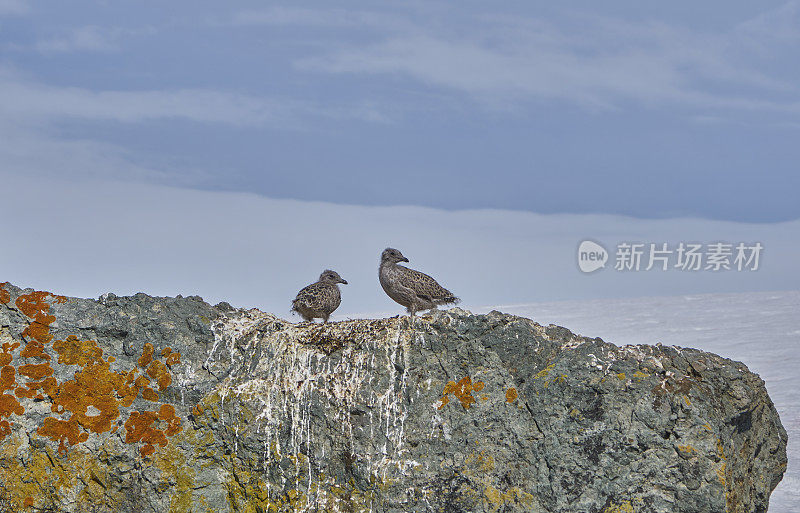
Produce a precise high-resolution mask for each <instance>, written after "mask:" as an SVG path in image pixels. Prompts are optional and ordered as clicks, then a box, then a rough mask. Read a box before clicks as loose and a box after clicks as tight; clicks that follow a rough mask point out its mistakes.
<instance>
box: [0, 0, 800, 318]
mask: <svg viewBox="0 0 800 513" xmlns="http://www.w3.org/2000/svg"><path fill="white" fill-rule="evenodd" d="M798 43H800V2H798V1H794V0H793V1H789V2H786V1H778V2H772V1H763V2H759V3H753V2H725V3H724V4H723V3H722V2H702V3H697V2H693V3H690V2H671V3H664V2H658V3H656V2H632V1H631V2H629V1H620V0H615V1H609V2H603V3H602V4H599V3H597V2H589V1H582V2H570V3H569V5H568V6H566V5H564V4H563V3H553V2H547V3H545V2H517V1H509V2H503V3H502V5H499V4H493V5H491V6H489V5H486V4H485V3H482V2H474V1H467V2H459V3H458V4H457V5H456V4H452V3H445V2H437V1H426V2H414V1H410V2H409V1H406V2H382V3H380V4H375V3H374V2H349V3H345V4H339V5H338V6H336V7H331V6H330V4H329V3H324V2H317V3H314V2H306V3H304V4H303V5H302V6H299V5H297V4H296V3H288V2H284V3H281V2H270V3H265V2H236V3H225V4H223V3H219V2H202V1H195V2H181V1H175V2H169V3H164V2H152V1H137V2H125V1H117V2H99V1H98V2H88V1H77V2H70V3H69V5H67V4H64V3H52V4H48V5H47V6H45V5H44V4H41V3H34V2H27V1H25V0H0V200H1V201H0V212H2V213H3V214H2V215H3V221H4V222H2V223H0V241H2V243H1V244H0V270H2V275H1V276H0V281H5V280H9V281H11V282H12V283H14V284H16V285H20V286H30V287H35V288H41V289H46V290H52V291H54V292H58V293H63V294H67V295H74V296H80V297H97V296H98V295H100V294H101V293H104V292H114V293H116V294H120V295H121V294H131V293H135V292H139V291H143V292H147V293H150V294H157V295H175V294H183V295H192V294H199V295H201V296H203V297H204V298H206V299H208V300H209V301H212V302H216V301H222V300H226V301H229V302H231V303H232V304H234V305H236V306H247V307H250V306H255V307H259V308H262V309H265V310H268V311H273V312H276V313H278V314H279V315H288V305H289V302H290V300H291V299H292V298H293V297H294V294H295V293H296V291H297V290H299V289H300V288H301V287H302V286H304V285H306V284H308V283H311V282H313V281H315V279H316V278H317V276H319V273H320V272H321V271H322V270H323V269H325V268H333V269H334V270H337V271H338V272H339V273H340V274H341V275H342V276H343V277H344V278H345V279H347V280H348V281H349V283H350V284H349V285H347V286H344V287H343V289H344V290H343V298H344V299H343V304H342V307H340V310H338V311H337V314H336V315H337V316H338V317H337V318H346V317H347V316H359V315H383V314H387V313H389V314H395V313H400V312H401V311H402V309H398V305H396V304H394V303H392V302H391V300H389V299H388V298H387V297H386V296H385V295H384V294H383V293H382V291H381V290H380V288H379V287H378V286H377V277H376V275H377V259H378V255H379V254H380V252H381V250H382V249H383V248H385V247H387V246H393V247H397V248H398V249H400V250H402V251H403V252H404V254H405V255H406V256H407V257H408V258H409V259H410V260H411V266H412V267H415V268H417V269H420V270H422V271H425V272H428V273H430V274H432V275H434V276H435V277H436V278H437V279H439V280H440V281H441V282H442V283H443V284H444V285H445V286H446V287H448V288H450V289H451V290H452V291H453V292H454V293H456V294H457V295H459V296H461V298H462V300H463V303H462V304H463V305H465V306H468V307H471V308H482V307H485V306H487V305H488V306H491V305H511V304H525V303H529V302H532V301H558V300H570V299H598V298H623V297H641V296H659V295H680V294H699V293H714V292H723V293H727V292H748V291H767V290H798V289H800V275H798V273H797V268H796V262H798V261H800V242H799V241H798V237H797V234H798V233H800V231H799V230H798V229H799V228H800V202H798V201H797V191H798V190H800V173H798V172H797V162H798V161H800V145H799V144H797V142H798V140H800V139H798V137H799V136H800V85H799V84H800V81H799V80H798V79H800V66H798V63H800V52H799V51H798V48H800V44H798ZM582 241H592V242H593V243H597V244H599V245H600V247H601V248H602V249H603V251H605V252H606V259H607V262H606V265H605V267H604V268H601V269H597V270H595V271H594V272H591V273H584V272H582V271H581V269H580V268H579V265H578V261H577V256H578V255H577V250H578V248H579V245H580V244H581V242H582ZM628 243H632V244H643V247H644V248H645V249H647V248H649V247H650V244H653V245H657V246H658V247H661V245H662V244H668V247H669V248H670V251H672V252H673V253H672V256H673V257H677V253H676V251H677V249H678V247H679V245H680V244H681V243H686V244H689V243H697V244H700V245H701V246H703V248H705V249H708V248H709V247H710V246H711V245H712V244H715V243H724V244H730V245H731V247H734V246H735V245H738V244H747V245H748V246H753V245H755V244H759V245H761V246H762V247H763V255H761V256H762V259H761V261H760V267H759V268H758V269H756V270H753V269H751V270H747V269H745V270H743V271H739V270H736V269H734V270H724V269H723V270H721V271H715V270H713V269H711V270H708V269H705V268H703V269H700V270H698V271H684V270H680V269H676V268H675V262H672V261H671V262H670V263H669V270H667V271H660V270H658V269H657V268H656V269H651V270H649V271H645V270H644V267H646V264H647V261H646V256H645V257H644V258H645V261H644V263H643V265H642V270H639V271H632V270H627V271H624V270H617V269H615V264H616V261H615V260H616V256H617V251H616V250H617V248H618V247H619V245H620V244H628ZM732 259H733V256H731V260H732Z"/></svg>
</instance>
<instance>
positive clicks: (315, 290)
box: [292, 269, 347, 323]
mask: <svg viewBox="0 0 800 513" xmlns="http://www.w3.org/2000/svg"><path fill="white" fill-rule="evenodd" d="M338 283H343V284H345V285H347V281H345V280H343V279H342V277H341V276H339V273H337V272H336V271H331V270H330V269H325V270H324V271H322V274H320V275H319V280H318V281H317V282H316V283H312V284H311V285H309V286H307V287H303V288H302V289H301V290H300V292H298V293H297V297H296V298H294V301H292V310H294V311H295V312H297V313H299V314H300V315H301V316H302V317H303V319H305V320H307V321H313V320H314V319H317V318H319V319H322V322H323V323H326V322H328V317H330V316H331V314H332V313H333V311H334V310H336V309H337V308H339V305H340V304H341V303H342V294H341V293H340V292H339V285H337V284H338Z"/></svg>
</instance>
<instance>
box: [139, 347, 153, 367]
mask: <svg viewBox="0 0 800 513" xmlns="http://www.w3.org/2000/svg"><path fill="white" fill-rule="evenodd" d="M154 351H155V349H153V344H151V343H150V342H147V343H146V344H145V345H144V350H143V351H142V356H140V357H139V367H147V366H148V365H149V364H150V362H152V361H153V352H154Z"/></svg>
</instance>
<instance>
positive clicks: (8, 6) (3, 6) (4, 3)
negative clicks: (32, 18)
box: [0, 0, 30, 16]
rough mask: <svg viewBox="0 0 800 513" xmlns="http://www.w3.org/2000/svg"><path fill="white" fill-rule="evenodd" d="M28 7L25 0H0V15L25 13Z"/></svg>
mask: <svg viewBox="0 0 800 513" xmlns="http://www.w3.org/2000/svg"><path fill="white" fill-rule="evenodd" d="M29 9H30V6H29V5H28V2H27V1H26V0H0V16H6V15H16V14H25V13H27V12H28V11H29Z"/></svg>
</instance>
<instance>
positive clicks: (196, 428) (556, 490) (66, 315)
mask: <svg viewBox="0 0 800 513" xmlns="http://www.w3.org/2000/svg"><path fill="white" fill-rule="evenodd" d="M3 292H5V293H6V294H3ZM31 294H33V295H31ZM22 296H27V297H25V298H23V299H22V300H20V304H21V305H23V306H24V309H25V311H23V308H22V307H20V306H19V305H17V302H16V300H18V299H19V298H20V297H22ZM2 299H5V301H0V349H2V351H0V437H1V438H2V439H0V511H2V510H3V508H5V509H7V510H9V511H22V510H24V508H26V507H29V508H36V509H37V510H42V511H48V510H51V511H67V512H78V511H93V510H94V511H102V512H105V511H147V512H162V511H164V512H167V511H175V512H178V511H199V512H204V513H205V512H208V511H241V512H253V513H255V512H257V511H264V512H270V513H273V512H275V513H277V512H290V511H308V512H310V511H330V512H364V513H366V512H377V511H382V512H386V513H400V512H407V511H473V512H498V513H499V512H522V511H561V512H573V511H574V512H585V511H594V512H596V513H633V512H636V513H639V512H645V511H646V512H655V513H662V512H664V513H665V512H668V511H669V512H673V511H675V512H687V513H688V512H690V511H726V512H730V513H744V512H751V511H759V510H760V511H764V510H766V507H767V505H768V498H769V493H770V492H771V490H772V489H773V488H774V487H775V486H776V485H777V483H778V482H779V480H780V478H781V476H782V474H783V472H784V471H785V468H786V434H785V431H783V429H782V427H781V425H780V420H779V418H778V416H777V413H776V412H775V409H774V407H773V405H772V402H771V401H770V399H769V397H768V396H767V393H766V390H765V388H764V384H763V381H761V380H760V379H759V378H758V377H757V376H755V375H754V374H752V373H750V372H749V371H747V370H746V368H744V366H743V365H741V364H738V363H737V362H731V361H729V360H726V359H724V358H721V357H718V356H716V355H712V354H709V353H704V352H701V351H697V350H693V349H680V350H678V349H675V348H670V347H664V346H657V347H653V346H628V347H625V348H619V347H616V346H614V345H612V344H609V343H606V342H603V341H602V340H599V339H590V338H584V337H580V336H577V335H574V334H572V333H571V332H569V331H568V330H566V329H565V328H560V327H557V326H548V327H543V326H540V325H538V324H536V323H535V322H533V321H531V320H529V319H523V318H519V317H514V316H510V315H504V314H501V313H499V312H493V313H491V314H489V315H472V314H470V313H469V312H466V311H463V310H460V309H452V310H449V311H435V312H433V313H432V314H431V315H427V316H424V317H421V318H420V319H419V320H418V322H417V323H416V326H414V327H413V328H412V326H411V323H410V322H409V319H407V318H402V319H399V318H391V319H381V320H353V321H342V322H336V323H330V324H326V325H313V324H308V323H299V324H292V323H290V322H287V321H285V320H282V319H279V318H277V317H275V316H273V315H271V314H267V313H264V312H260V311H258V310H255V309H252V310H238V309H233V308H232V307H230V306H227V307H225V308H222V307H220V308H215V307H211V306H210V305H207V304H205V303H203V302H201V301H199V300H197V299H195V298H185V299H178V298H152V297H150V296H147V295H144V294H137V295H136V296H132V297H116V296H113V297H112V295H107V296H106V297H105V298H104V300H103V301H94V300H83V299H74V298H70V299H66V298H64V300H63V301H62V300H60V299H59V298H58V296H53V295H49V294H47V293H41V292H39V293H32V292H31V291H22V290H20V289H18V288H16V287H14V286H13V285H10V284H6V285H3V286H0V300H2ZM25 312H27V313H29V314H31V315H30V316H29V315H27V314H26V313H25ZM51 317H53V318H54V319H50V318H51ZM37 318H38V321H37ZM56 321H57V322H56ZM33 323H37V326H36V327H35V328H34V329H29V328H30V326H31V325H32V324H33ZM26 330H28V331H27V332H26ZM23 353H24V354H23ZM48 357H49V358H48ZM24 365H34V366H36V365H38V366H42V367H25V373H26V374H27V375H26V374H22V373H21V371H20V369H21V368H22V367H23V366H24ZM47 368H49V369H51V370H52V373H51V374H48V373H49V372H50V371H49V370H46V369H47ZM698 369H700V370H698ZM619 374H624V375H625V376H626V379H624V380H622V379H617V377H618V375H619ZM476 376H479V377H480V380H477V379H476ZM35 378H36V379H35ZM606 378H612V379H606ZM476 392H480V393H479V394H476ZM477 397H480V399H481V400H480V402H478V403H476V399H477ZM452 399H455V400H456V401H453V400H452ZM456 402H457V403H458V404H460V405H461V407H456V406H457V404H455V403H456ZM449 403H454V404H451V405H450V406H449V407H447V405H448V404H449ZM512 403H513V407H509V405H510V404H512ZM431 405H433V406H434V407H433V408H431ZM745 413H746V414H745ZM48 508H49V509H48Z"/></svg>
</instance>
